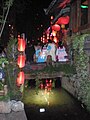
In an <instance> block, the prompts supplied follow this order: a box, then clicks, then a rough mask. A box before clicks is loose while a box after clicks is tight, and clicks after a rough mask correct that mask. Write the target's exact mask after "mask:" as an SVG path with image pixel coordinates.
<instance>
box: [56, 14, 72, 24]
mask: <svg viewBox="0 0 90 120" xmlns="http://www.w3.org/2000/svg"><path fill="white" fill-rule="evenodd" d="M69 20H70V18H69V16H63V17H60V18H59V19H58V21H57V24H64V25H66V24H68V23H69Z"/></svg>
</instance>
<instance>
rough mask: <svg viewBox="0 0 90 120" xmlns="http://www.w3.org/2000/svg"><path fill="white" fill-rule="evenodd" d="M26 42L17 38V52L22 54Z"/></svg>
mask: <svg viewBox="0 0 90 120" xmlns="http://www.w3.org/2000/svg"><path fill="white" fill-rule="evenodd" d="M25 47H26V41H25V40H24V39H22V38H18V51H20V52H23V51H25Z"/></svg>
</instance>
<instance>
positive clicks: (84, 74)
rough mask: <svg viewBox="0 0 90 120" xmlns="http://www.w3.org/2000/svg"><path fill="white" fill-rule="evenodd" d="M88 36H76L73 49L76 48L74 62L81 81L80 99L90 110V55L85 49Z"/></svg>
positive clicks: (77, 76)
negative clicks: (89, 65)
mask: <svg viewBox="0 0 90 120" xmlns="http://www.w3.org/2000/svg"><path fill="white" fill-rule="evenodd" d="M86 36H90V35H89V34H84V35H80V36H76V37H75V38H74V41H73V49H74V50H75V51H74V52H75V56H74V62H75V66H76V72H77V75H76V79H78V81H79V91H78V99H79V100H81V101H82V103H84V104H85V105H86V106H87V109H88V110H90V80H89V73H88V61H89V57H88V56H87V55H86V53H85V51H84V50H83V48H84V41H85V37H86Z"/></svg>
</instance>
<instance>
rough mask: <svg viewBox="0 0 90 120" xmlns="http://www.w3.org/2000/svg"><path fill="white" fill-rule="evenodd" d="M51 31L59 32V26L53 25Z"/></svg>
mask: <svg viewBox="0 0 90 120" xmlns="http://www.w3.org/2000/svg"><path fill="white" fill-rule="evenodd" d="M52 30H55V31H59V30H60V26H59V25H58V24H54V25H53V26H52Z"/></svg>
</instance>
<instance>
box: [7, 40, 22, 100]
mask: <svg viewBox="0 0 90 120" xmlns="http://www.w3.org/2000/svg"><path fill="white" fill-rule="evenodd" d="M17 55H18V50H17V39H14V38H11V39H10V40H9V43H8V46H7V60H8V64H6V66H5V75H6V78H5V80H6V84H7V85H8V91H9V96H10V99H19V98H20V90H19V88H18V87H17V85H16V79H17V74H18V72H19V68H18V66H17V62H16V60H17Z"/></svg>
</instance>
